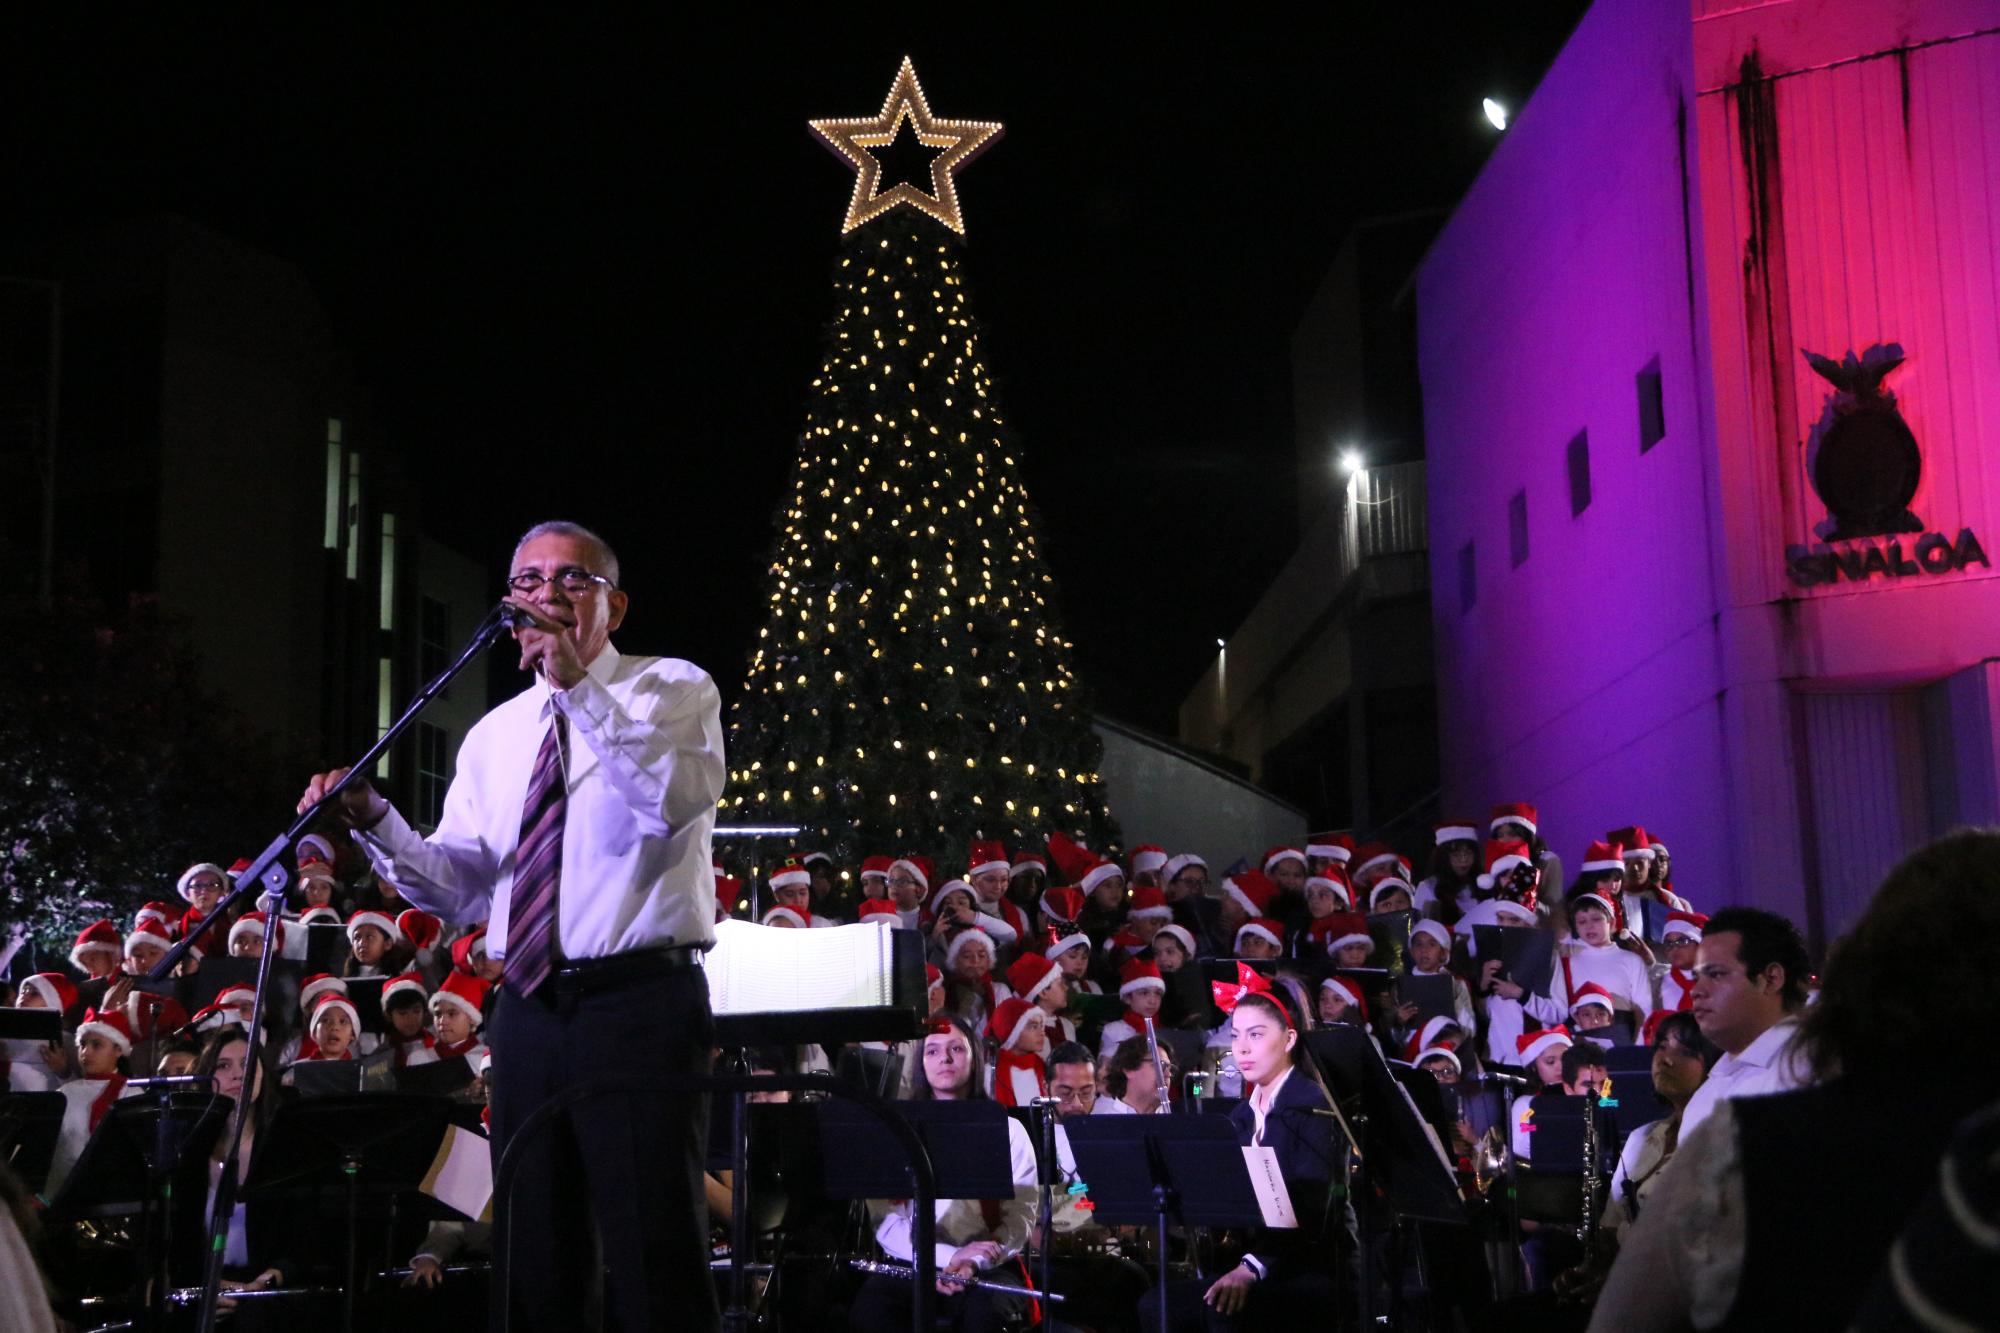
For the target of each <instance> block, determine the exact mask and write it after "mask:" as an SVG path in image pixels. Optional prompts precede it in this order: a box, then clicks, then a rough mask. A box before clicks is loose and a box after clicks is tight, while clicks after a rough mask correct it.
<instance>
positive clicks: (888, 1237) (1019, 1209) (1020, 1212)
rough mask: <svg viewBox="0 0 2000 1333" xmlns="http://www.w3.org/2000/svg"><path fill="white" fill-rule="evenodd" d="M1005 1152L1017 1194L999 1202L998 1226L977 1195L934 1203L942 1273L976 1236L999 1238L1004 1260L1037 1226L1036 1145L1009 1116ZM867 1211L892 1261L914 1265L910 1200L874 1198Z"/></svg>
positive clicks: (1038, 1182)
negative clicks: (991, 1221)
mask: <svg viewBox="0 0 2000 1333" xmlns="http://www.w3.org/2000/svg"><path fill="white" fill-rule="evenodd" d="M1007 1151H1008V1158H1009V1161H1010V1164H1011V1166H1012V1169H1013V1174H1014V1197H1013V1198H1012V1199H1009V1200H1006V1201H1005V1202H1003V1203H1002V1204H1001V1205H1000V1220H999V1224H998V1225H997V1226H995V1227H993V1228H992V1229H991V1230H989V1229H988V1228H987V1225H986V1215H985V1210H984V1209H982V1208H981V1207H980V1206H979V1200H977V1199H938V1200H936V1201H935V1202H934V1203H933V1207H934V1208H935V1209H936V1217H937V1266H938V1268H939V1270H940V1271H942V1270H943V1269H944V1267H945V1265H947V1264H949V1263H950V1262H951V1256H952V1255H954V1254H956V1253H958V1251H959V1249H960V1247H962V1246H966V1245H970V1244H972V1242H974V1241H977V1240H990V1241H994V1242H996V1243H997V1244H998V1245H999V1246H1000V1248H1001V1250H1002V1251H1003V1255H1002V1259H1003V1262H1004V1260H1006V1259H1011V1258H1013V1257H1014V1256H1015V1255H1017V1254H1019V1253H1020V1252H1021V1247H1022V1246H1024V1245H1026V1244H1027V1242H1028V1233H1029V1231H1031V1230H1032V1229H1033V1228H1034V1225H1035V1216H1036V1213H1037V1211H1038V1209H1039V1207H1040V1204H1041V1171H1040V1168H1039V1167H1038V1165H1037V1164H1036V1161H1035V1145H1034V1144H1033V1143H1032V1142H1030V1141H1029V1139H1028V1131H1027V1130H1025V1129H1023V1128H1021V1122H1020V1121H1018V1120H1016V1119H1014V1117H1012V1116H1008V1117H1007ZM868 1211H869V1212H870V1213H871V1214H872V1215H873V1216H874V1217H875V1218H876V1219H877V1223H876V1227H875V1243H876V1244H877V1245H880V1246H881V1247H882V1253H884V1254H886V1255H888V1256H889V1257H890V1258H891V1259H900V1260H901V1261H902V1262H904V1263H906V1264H908V1263H915V1262H916V1250H915V1248H914V1246H913V1240H914V1236H915V1232H914V1229H913V1228H912V1227H911V1225H910V1200H908V1199H900V1200H896V1201H895V1202H893V1203H892V1202H891V1201H889V1200H886V1199H870V1200H869V1201H868Z"/></svg>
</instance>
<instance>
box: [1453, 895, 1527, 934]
mask: <svg viewBox="0 0 2000 1333" xmlns="http://www.w3.org/2000/svg"><path fill="white" fill-rule="evenodd" d="M1535 920H1536V918H1535V909H1534V908H1532V907H1523V906H1522V905H1521V904H1520V903H1517V902H1515V901H1514V900H1513V899H1511V898H1484V899H1481V900H1480V901H1479V902H1476V903H1474V904H1473V905H1472V906H1470V907H1468V908H1466V909H1465V914H1464V915H1463V916H1461V917H1459V918H1458V923H1457V924H1456V925H1454V926H1453V927H1452V930H1453V931H1455V932H1456V933H1457V934H1460V935H1466V936H1470V935H1471V934H1472V928H1473V927H1474V926H1532V925H1534V924H1535Z"/></svg>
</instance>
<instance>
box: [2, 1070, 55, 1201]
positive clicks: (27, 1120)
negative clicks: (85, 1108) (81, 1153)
mask: <svg viewBox="0 0 2000 1333" xmlns="http://www.w3.org/2000/svg"><path fill="white" fill-rule="evenodd" d="M68 1109H69V1101H68V1099H66V1098H65V1097H64V1096H63V1095H62V1094H61V1093H60V1092H9V1093H5V1094H0V1162H5V1163H6V1164H7V1165H8V1166H9V1167H11V1168H12V1169H13V1172H14V1174H15V1175H17V1176H19V1177H20V1178H21V1184H22V1185H23V1186H25V1187H26V1188H27V1189H28V1191H29V1192H30V1193H32V1194H40V1193H41V1192H42V1187H43V1186H44V1185H46V1184H48V1181H49V1162H50V1161H51V1160H52V1159H53V1158H54V1157H55V1153H56V1138H57V1137H58V1136H59V1135H60V1134H61V1133H62V1122H63V1113H64V1112H65V1111H67V1110H68Z"/></svg>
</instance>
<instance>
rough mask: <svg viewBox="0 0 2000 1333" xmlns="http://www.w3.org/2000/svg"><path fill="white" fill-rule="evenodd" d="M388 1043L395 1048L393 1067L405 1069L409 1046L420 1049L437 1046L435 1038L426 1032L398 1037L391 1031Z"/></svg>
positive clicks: (407, 1063) (408, 1059) (408, 1056)
mask: <svg viewBox="0 0 2000 1333" xmlns="http://www.w3.org/2000/svg"><path fill="white" fill-rule="evenodd" d="M389 1044H390V1045H392V1046H394V1047H395V1048H396V1059H395V1061H394V1067H395V1068H397V1069H407V1068H408V1067H409V1063H410V1050H411V1048H412V1047H414V1048H416V1049H418V1050H422V1049H423V1048H424V1047H426V1046H429V1047H432V1048H435V1047H436V1046H437V1038H435V1037H433V1036H431V1034H430V1033H428V1032H419V1033H418V1034H417V1035H416V1036H414V1037H398V1036H396V1035H395V1034H393V1033H391V1034H390V1036H389Z"/></svg>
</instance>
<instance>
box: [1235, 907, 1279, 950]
mask: <svg viewBox="0 0 2000 1333" xmlns="http://www.w3.org/2000/svg"><path fill="white" fill-rule="evenodd" d="M1245 935H1255V936H1257V937H1258V938H1259V939H1266V940H1269V941H1271V943H1273V944H1275V945H1277V946H1278V947H1279V948H1280V949H1282V948H1284V947H1285V927H1284V926H1283V924H1281V923H1280V922H1276V921H1273V920H1272V919H1271V918H1270V917H1268V916H1255V917H1251V918H1250V919H1249V920H1248V921H1245V922H1244V923H1243V924H1242V925H1240V926H1238V927H1237V928H1236V943H1235V948H1236V952H1237V953H1239V954H1240V953H1242V952H1243V937H1244V936H1245Z"/></svg>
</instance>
